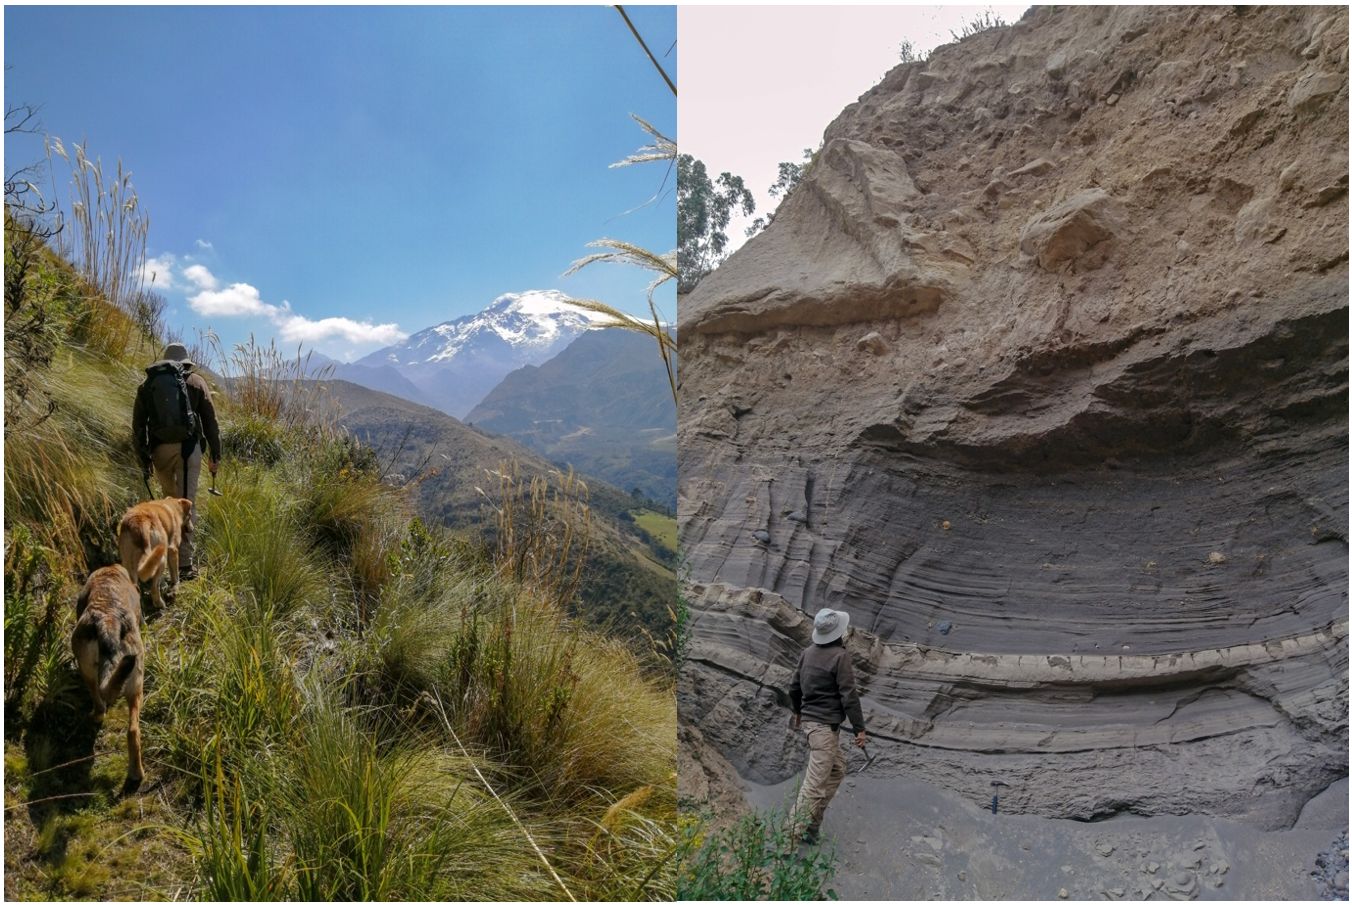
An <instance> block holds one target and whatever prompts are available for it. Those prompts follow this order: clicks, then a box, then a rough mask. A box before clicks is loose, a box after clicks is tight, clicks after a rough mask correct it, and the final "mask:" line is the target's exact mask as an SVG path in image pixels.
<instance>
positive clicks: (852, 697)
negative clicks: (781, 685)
mask: <svg viewBox="0 0 1352 905" xmlns="http://www.w3.org/2000/svg"><path fill="white" fill-rule="evenodd" d="M849 627H850V614H849V613H845V612H842V611H840V610H830V609H827V608H825V607H823V608H822V609H820V610H818V611H817V615H816V617H815V618H814V619H813V620H812V644H811V646H809V647H808V648H806V649H805V650H804V651H803V653H802V655H801V656H800V657H799V658H798V666H797V668H795V669H794V671H793V682H792V684H790V686H789V703H790V704H791V705H792V706H793V716H792V717H790V718H789V725H790V726H791V727H792V728H794V729H802V730H803V731H804V732H805V733H806V734H807V744H808V749H809V753H808V760H807V772H806V773H805V774H804V776H803V785H802V786H801V787H800V788H799V790H798V800H797V801H796V802H794V805H793V811H792V823H793V826H794V834H795V837H796V838H797V839H798V840H799V841H802V842H805V843H807V844H808V845H815V844H816V842H817V836H818V833H819V832H820V831H821V824H822V815H823V814H825V813H826V806H827V805H828V804H830V803H831V799H832V798H833V797H835V794H836V789H838V788H840V781H841V780H842V779H844V778H845V752H844V751H842V750H841V748H840V726H841V724H842V723H844V722H845V720H846V718H847V717H848V718H849V721H850V729H851V731H853V732H854V743H855V744H856V745H858V746H859V747H860V748H863V747H864V746H865V745H866V744H867V743H868V737H867V736H866V735H865V734H864V710H863V707H862V706H860V703H859V691H858V689H856V688H855V684H854V667H853V665H852V664H851V663H850V652H849V651H848V650H846V649H845V631H846V629H848V628H849Z"/></svg>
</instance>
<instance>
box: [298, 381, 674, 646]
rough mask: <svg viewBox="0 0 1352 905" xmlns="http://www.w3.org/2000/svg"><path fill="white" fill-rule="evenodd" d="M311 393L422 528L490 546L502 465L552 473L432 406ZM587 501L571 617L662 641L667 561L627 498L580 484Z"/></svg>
mask: <svg viewBox="0 0 1352 905" xmlns="http://www.w3.org/2000/svg"><path fill="white" fill-rule="evenodd" d="M315 389H316V391H322V393H323V396H324V398H325V399H327V400H328V401H329V402H330V403H331V404H332V405H333V406H334V409H335V417H336V418H337V420H338V423H340V424H341V425H342V426H343V427H344V428H346V429H347V430H348V431H350V432H351V433H352V435H353V436H355V437H358V438H360V439H361V441H362V442H363V443H364V444H365V445H366V446H368V447H369V448H370V449H371V451H372V455H373V456H374V458H375V459H376V461H377V462H378V463H379V468H380V469H381V470H382V471H383V472H385V473H386V474H388V475H390V477H391V479H392V480H394V481H396V482H409V483H410V485H411V487H410V493H411V495H412V496H411V498H412V500H413V501H414V504H415V506H416V508H417V512H418V514H419V515H420V516H421V517H422V518H423V519H424V520H426V521H428V522H429V523H437V524H443V525H446V526H448V527H451V528H455V529H471V530H472V531H475V532H478V531H480V530H482V531H485V532H487V534H488V535H489V537H490V539H495V538H494V534H495V525H494V524H493V518H492V513H493V504H494V503H496V502H497V501H498V499H499V497H500V488H499V486H498V484H499V480H498V479H497V478H495V477H494V476H493V473H496V472H498V471H500V470H501V469H502V468H503V467H504V465H511V467H514V468H517V469H518V470H519V472H520V474H521V476H522V478H523V479H524V480H527V481H529V480H530V479H532V478H540V477H543V476H547V475H549V474H550V473H551V472H555V471H556V470H557V469H556V468H555V466H553V465H551V464H550V463H548V462H546V461H545V460H544V459H543V458H541V457H540V456H538V455H537V454H535V453H533V452H531V451H530V450H528V449H526V448H525V447H523V446H521V445H520V444H519V443H516V442H515V441H513V440H510V439H508V438H506V437H498V436H492V435H489V434H485V433H484V432H483V431H480V430H477V429H474V428H471V427H469V426H467V425H465V424H463V423H462V422H460V421H458V420H456V419H455V418H452V417H451V416H450V415H447V414H444V413H443V412H439V411H437V410H436V409H432V408H428V407H426V406H422V405H418V404H416V403H413V402H409V401H407V400H405V399H400V398H398V397H396V396H391V395H388V394H386V393H380V392H377V391H375V390H370V389H367V388H365V387H360V386H357V385H356V384H353V383H349V382H347V381H341V380H334V381H326V382H324V383H323V384H322V385H320V386H317V387H316V388H315ZM664 391H665V389H664ZM673 461H674V456H673ZM551 480H553V482H554V483H555V484H558V483H559V482H558V480H557V479H551ZM485 494H487V495H485ZM586 502H587V505H588V508H589V509H590V512H591V532H590V543H589V546H588V550H587V553H586V557H585V564H584V566H583V580H582V582H581V584H580V587H579V589H578V594H577V599H576V603H575V606H574V612H575V613H576V614H578V615H580V616H581V617H582V618H584V619H586V620H587V621H588V622H589V623H591V624H592V625H596V626H603V627H606V628H608V629H610V630H612V631H614V632H615V633H617V634H619V635H621V636H624V637H635V636H638V635H641V634H642V633H645V632H646V633H647V634H648V635H651V636H655V637H664V636H665V635H666V634H667V632H668V631H669V629H670V625H671V609H672V607H673V606H674V605H675V597H676V576H675V572H674V570H673V569H672V564H673V562H672V557H671V556H670V555H669V553H668V551H667V550H666V549H665V548H664V547H663V546H662V544H661V543H660V542H658V541H657V540H655V539H654V538H652V537H651V536H649V535H648V534H645V533H644V532H642V531H636V530H635V529H634V526H633V520H632V519H631V518H630V517H629V515H628V510H629V509H630V508H631V507H632V506H633V505H634V501H633V498H632V497H631V496H630V495H629V494H627V493H623V492H621V491H620V490H618V489H616V488H614V487H612V486H610V485H609V484H606V483H604V482H602V481H594V480H588V481H587V482H586Z"/></svg>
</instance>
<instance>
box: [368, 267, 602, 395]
mask: <svg viewBox="0 0 1352 905" xmlns="http://www.w3.org/2000/svg"><path fill="white" fill-rule="evenodd" d="M568 302H569V297H568V296H567V295H565V294H564V293H562V292H559V291H558V290H556V289H533V290H530V291H527V292H520V293H516V292H509V293H506V294H505V295H500V296H498V297H497V298H496V299H494V300H493V303H492V304H490V305H489V306H488V307H487V308H485V309H484V310H483V311H480V312H479V313H478V314H470V315H466V316H465V317H461V318H457V319H455V320H453V321H447V322H445V323H442V324H437V325H436V326H435V327H429V328H427V329H426V330H420V331H419V332H417V333H415V334H413V335H412V336H410V337H409V338H408V339H407V340H405V341H404V342H402V343H399V344H398V345H394V346H389V347H387V348H384V349H381V350H379V351H377V352H373V353H371V354H370V355H367V356H366V357H365V358H361V359H358V360H357V362H356V364H358V365H364V366H366V367H372V368H379V367H384V366H388V367H390V368H393V369H394V370H395V371H397V372H399V374H401V375H402V376H403V377H404V378H405V379H407V380H408V381H409V382H410V383H412V384H413V385H414V386H415V387H417V388H418V390H419V391H421V393H422V394H423V396H424V397H425V398H426V399H429V400H431V401H432V403H433V404H434V405H436V407H437V408H440V409H441V410H442V411H444V412H446V413H448V414H450V415H454V416H455V417H457V418H463V417H465V415H466V413H468V412H469V410H470V409H472V408H474V406H475V405H476V404H478V403H479V401H480V400H482V399H483V398H484V397H485V396H486V395H488V392H489V391H490V390H492V389H493V387H495V386H497V384H498V383H499V381H501V380H502V378H503V377H506V376H507V374H508V373H510V372H511V371H514V370H516V369H517V368H519V367H522V366H523V365H538V364H542V363H544V362H546V361H548V360H549V359H550V358H552V357H554V355H555V354H557V353H558V352H560V351H562V349H563V348H564V347H565V346H567V345H568V344H569V343H571V342H572V341H573V340H574V339H576V338H577V337H578V336H580V335H582V334H583V333H585V332H586V331H587V330H589V329H591V328H592V327H593V326H597V325H599V324H602V323H605V322H606V320H608V318H607V317H606V316H605V315H603V314H596V313H594V312H591V311H584V310H583V309H581V308H576V307H574V306H572V305H570V304H568Z"/></svg>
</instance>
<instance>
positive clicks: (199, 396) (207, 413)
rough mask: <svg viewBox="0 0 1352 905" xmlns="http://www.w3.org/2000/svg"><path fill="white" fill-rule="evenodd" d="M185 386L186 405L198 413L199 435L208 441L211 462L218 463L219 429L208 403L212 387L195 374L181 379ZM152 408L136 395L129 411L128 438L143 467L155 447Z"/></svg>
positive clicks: (211, 406) (142, 395) (211, 407)
mask: <svg viewBox="0 0 1352 905" xmlns="http://www.w3.org/2000/svg"><path fill="white" fill-rule="evenodd" d="M184 383H186V384H187V386H188V402H189V403H191V405H192V410H193V411H194V412H195V413H196V414H197V421H198V424H199V425H200V436H201V437H204V438H205V439H206V441H207V448H208V449H209V450H210V451H211V461H213V462H219V461H220V460H221V429H220V426H219V425H218V424H217V423H216V407H215V406H214V405H213V404H212V402H211V388H210V387H208V386H207V382H206V381H205V380H204V379H202V376H201V375H200V374H198V373H196V372H194V371H190V372H188V374H187V376H186V377H185V379H184ZM153 414H154V409H153V407H152V406H151V405H150V402H149V400H147V399H146V398H145V394H144V393H142V392H139V391H138V392H137V394H136V403H135V404H134V405H133V406H132V411H131V435H132V438H133V441H134V442H135V444H136V454H137V456H139V457H140V459H141V464H142V465H148V464H149V463H150V453H151V450H153V449H154V448H155V447H156V446H157V445H158V444H159V442H160V441H159V440H157V439H156V438H155V436H154V431H153V430H152V429H151V426H150V418H151V415H153Z"/></svg>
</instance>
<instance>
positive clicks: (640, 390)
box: [465, 330, 676, 510]
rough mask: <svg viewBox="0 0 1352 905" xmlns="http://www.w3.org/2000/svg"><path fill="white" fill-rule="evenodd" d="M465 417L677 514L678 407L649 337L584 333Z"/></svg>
mask: <svg viewBox="0 0 1352 905" xmlns="http://www.w3.org/2000/svg"><path fill="white" fill-rule="evenodd" d="M465 420H467V421H470V422H472V423H473V424H475V425H476V426H478V427H482V428H485V429H487V430H490V431H492V432H494V433H497V434H506V435H507V436H509V437H512V438H513V439H516V440H519V441H521V442H522V443H524V444H526V445H527V446H529V447H530V448H531V449H533V450H536V451H537V452H538V453H540V454H541V455H543V456H544V457H545V458H547V459H549V460H550V461H551V462H562V463H568V464H571V465H572V466H573V467H574V468H576V469H577V470H578V471H581V472H583V473H584V474H589V475H595V476H597V477H599V478H601V479H603V480H605V481H608V482H610V483H611V484H614V485H615V486H616V487H620V488H622V489H624V490H625V491H631V490H633V489H635V488H637V489H638V490H639V492H640V493H641V494H642V495H643V496H645V497H648V498H649V499H652V500H656V501H658V502H659V503H661V504H662V505H664V506H667V507H668V508H670V509H672V510H674V509H675V508H676V403H675V400H673V399H672V396H671V388H670V385H669V384H668V382H667V373H666V369H665V368H664V367H663V366H662V359H661V357H660V356H659V355H658V349H657V343H656V342H655V341H654V340H653V338H652V337H650V336H645V335H643V334H640V333H632V332H629V331H626V330H591V331H589V332H587V333H584V334H582V335H581V336H579V337H578V338H577V339H575V340H573V342H572V343H570V344H569V345H568V347H567V348H565V349H564V350H563V351H562V352H560V353H559V354H558V355H556V356H554V357H553V358H551V359H550V360H549V361H547V362H545V363H544V364H542V365H539V366H538V367H537V366H535V365H527V366H526V367H523V368H519V369H517V370H515V371H513V372H512V373H510V374H508V375H507V376H506V377H505V378H504V379H503V381H502V383H500V384H498V385H497V386H496V387H495V388H494V389H493V391H492V392H491V393H489V394H488V395H487V396H486V397H485V398H484V400H483V401H482V402H480V403H479V404H478V405H477V406H475V407H474V409H473V410H472V411H471V412H470V413H469V414H468V415H466V416H465Z"/></svg>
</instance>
